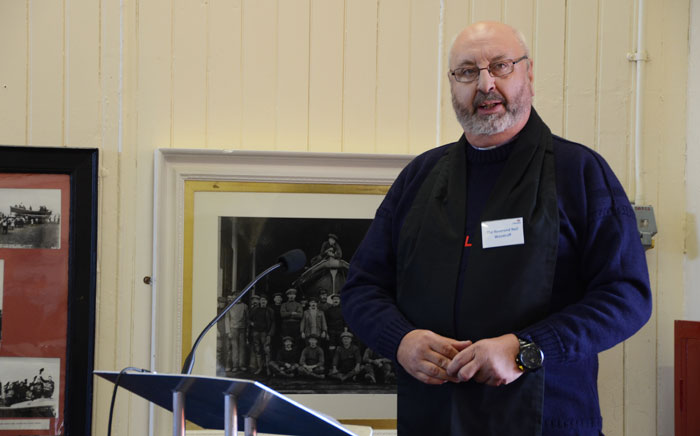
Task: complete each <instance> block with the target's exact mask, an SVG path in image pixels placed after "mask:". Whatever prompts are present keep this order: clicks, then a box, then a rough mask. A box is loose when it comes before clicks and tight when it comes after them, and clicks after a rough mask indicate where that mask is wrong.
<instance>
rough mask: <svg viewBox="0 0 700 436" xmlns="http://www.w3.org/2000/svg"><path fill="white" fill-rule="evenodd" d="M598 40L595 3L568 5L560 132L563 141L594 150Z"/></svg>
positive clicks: (573, 3)
mask: <svg viewBox="0 0 700 436" xmlns="http://www.w3.org/2000/svg"><path fill="white" fill-rule="evenodd" d="M598 37H599V32H598V2H597V1H595V2H571V3H569V4H568V6H567V11H566V43H567V50H566V57H565V62H566V65H565V70H564V74H565V75H564V81H565V93H564V132H563V133H564V136H565V137H566V138H568V139H570V140H572V141H576V142H580V143H582V144H586V145H587V146H588V147H591V148H596V142H595V140H596V134H595V132H596V129H597V126H596V97H597V93H596V87H597V80H598V78H597V76H596V71H597V70H598V44H597V40H598ZM543 55H544V53H543Z"/></svg>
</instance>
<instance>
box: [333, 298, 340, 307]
mask: <svg viewBox="0 0 700 436" xmlns="http://www.w3.org/2000/svg"><path fill="white" fill-rule="evenodd" d="M332 303H333V305H334V306H339V305H340V298H338V297H333V300H332Z"/></svg>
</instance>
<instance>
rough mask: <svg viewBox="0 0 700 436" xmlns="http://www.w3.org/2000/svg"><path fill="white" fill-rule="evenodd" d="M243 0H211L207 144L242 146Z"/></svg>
mask: <svg viewBox="0 0 700 436" xmlns="http://www.w3.org/2000/svg"><path fill="white" fill-rule="evenodd" d="M241 2H242V0H226V1H211V2H209V8H208V14H209V15H208V22H209V25H208V27H207V47H208V50H207V138H206V139H207V147H210V148H219V149H220V148H227V149H234V148H240V147H241V117H242V114H243V104H242V101H241V100H242V92H243V91H242V88H241V80H242V78H241V38H242V25H243V23H242V21H241Z"/></svg>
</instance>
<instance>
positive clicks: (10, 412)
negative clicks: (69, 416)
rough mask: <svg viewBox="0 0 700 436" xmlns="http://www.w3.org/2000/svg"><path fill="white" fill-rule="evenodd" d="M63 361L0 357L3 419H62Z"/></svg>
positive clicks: (0, 395)
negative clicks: (59, 381) (60, 405)
mask: <svg viewBox="0 0 700 436" xmlns="http://www.w3.org/2000/svg"><path fill="white" fill-rule="evenodd" d="M60 370H61V367H60V359H54V358H27V357H0V387H1V388H0V418H52V417H57V416H58V393H59V392H60V391H59V386H58V377H59V374H60Z"/></svg>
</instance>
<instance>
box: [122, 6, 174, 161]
mask: <svg viewBox="0 0 700 436" xmlns="http://www.w3.org/2000/svg"><path fill="white" fill-rule="evenodd" d="M136 13H137V15H138V17H139V20H138V21H137V22H136V23H135V35H136V36H135V37H136V42H135V44H136V47H135V52H136V53H133V54H131V56H129V58H128V59H129V61H130V62H134V63H135V64H136V68H137V73H136V74H137V76H136V77H135V78H132V80H133V81H135V84H134V87H135V89H136V91H135V95H134V100H135V107H136V113H135V114H131V116H133V117H135V118H136V141H137V143H138V144H140V145H141V146H142V147H145V148H151V149H155V148H164V147H172V146H173V139H172V130H173V125H172V110H173V96H172V88H173V73H172V67H173V45H172V33H173V30H174V29H173V21H172V15H173V9H172V2H171V0H151V1H147V2H139V3H138V11H137V12H136Z"/></svg>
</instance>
